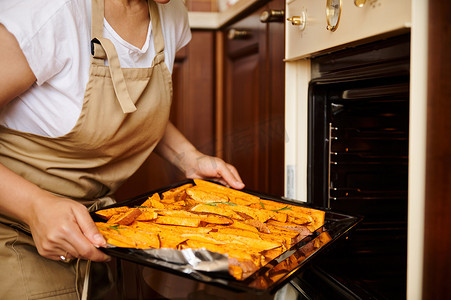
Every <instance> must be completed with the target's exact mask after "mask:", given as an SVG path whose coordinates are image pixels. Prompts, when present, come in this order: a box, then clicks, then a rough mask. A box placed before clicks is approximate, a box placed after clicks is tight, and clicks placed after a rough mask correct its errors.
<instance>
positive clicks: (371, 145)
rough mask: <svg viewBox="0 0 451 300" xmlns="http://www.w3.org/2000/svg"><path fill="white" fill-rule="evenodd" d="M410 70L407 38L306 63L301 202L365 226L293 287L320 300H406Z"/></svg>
mask: <svg viewBox="0 0 451 300" xmlns="http://www.w3.org/2000/svg"><path fill="white" fill-rule="evenodd" d="M409 63H410V36H409V35H408V34H406V35H401V36H398V37H394V38H390V39H386V40H381V41H378V42H374V43H370V44H366V45H362V46H359V47H355V48H350V49H347V50H342V51H337V52H334V53H331V54H327V55H322V56H318V57H315V58H312V80H311V82H310V84H309V102H308V106H309V107H308V111H309V129H308V146H309V147H308V184H307V194H308V201H309V202H310V203H312V204H314V205H316V206H322V207H325V208H328V209H332V210H334V211H343V212H346V213H353V214H358V215H362V216H363V217H364V221H363V222H362V223H361V224H360V226H359V227H358V228H357V229H356V230H355V231H354V232H353V233H352V234H351V235H350V236H349V238H348V239H346V240H345V241H344V242H343V243H341V244H340V245H339V247H337V248H336V249H333V251H330V252H329V254H328V255H326V256H324V257H321V259H320V261H319V262H318V263H317V264H315V267H314V268H311V269H310V270H309V271H308V272H305V273H304V274H303V276H302V277H299V278H298V285H299V286H300V287H303V289H304V290H310V291H313V293H315V292H318V291H319V292H320V293H323V294H324V293H326V292H331V293H332V295H335V296H332V295H331V294H326V296H325V297H324V299H328V298H331V297H333V298H334V299H337V298H338V299H339V298H340V297H341V296H343V295H345V296H343V297H344V298H346V299H381V298H382V299H385V298H388V299H402V298H405V291H406V259H407V179H408V176H407V175H408V136H409V73H410V71H409ZM325 286H327V287H328V288H321V287H325ZM329 290H330V291H329ZM340 295H341V296H340ZM315 298H318V297H315Z"/></svg>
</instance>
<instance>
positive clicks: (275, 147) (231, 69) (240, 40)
mask: <svg viewBox="0 0 451 300" xmlns="http://www.w3.org/2000/svg"><path fill="white" fill-rule="evenodd" d="M270 8H271V9H283V1H270V2H269V3H268V4H266V5H265V6H264V7H262V8H260V9H258V10H257V11H256V12H254V13H252V14H251V15H249V16H247V17H245V18H243V19H242V20H240V21H238V22H236V23H235V24H232V25H231V26H229V27H227V28H226V29H225V32H224V37H225V42H224V45H225V50H224V56H225V66H224V69H225V70H224V72H225V75H224V80H225V81H224V82H225V83H224V86H225V88H224V94H225V96H224V105H223V119H224V125H223V147H224V149H223V151H222V152H223V156H224V159H225V160H226V161H227V162H229V163H231V164H233V165H234V166H235V167H237V169H238V171H239V172H240V174H241V176H242V179H243V180H244V182H245V183H246V186H247V188H249V189H252V190H258V191H260V192H266V193H270V194H274V195H282V194H283V178H284V174H283V169H284V167H283V165H284V160H283V151H284V150H283V146H284V63H283V56H284V22H281V23H277V22H276V23H262V22H261V21H260V15H261V13H262V12H263V11H265V10H269V9H270ZM233 33H234V34H235V35H233Z"/></svg>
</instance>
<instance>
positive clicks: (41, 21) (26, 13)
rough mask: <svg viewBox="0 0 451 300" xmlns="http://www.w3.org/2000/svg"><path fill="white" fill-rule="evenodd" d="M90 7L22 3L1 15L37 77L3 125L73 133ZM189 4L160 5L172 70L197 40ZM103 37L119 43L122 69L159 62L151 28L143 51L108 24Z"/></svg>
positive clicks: (5, 113) (77, 1)
mask: <svg viewBox="0 0 451 300" xmlns="http://www.w3.org/2000/svg"><path fill="white" fill-rule="evenodd" d="M90 2H91V1H90V0H69V1H61V0H21V1H17V2H16V5H12V6H11V5H9V9H5V10H4V11H3V12H2V13H0V23H3V24H4V25H5V26H6V27H7V28H8V30H9V31H11V32H12V33H13V34H14V35H15V36H16V39H17V40H18V41H19V44H20V46H21V48H22V50H23V51H24V54H25V56H26V57H27V60H28V61H29V64H30V66H31V68H32V70H33V72H34V73H35V76H36V78H37V82H36V83H35V84H34V85H33V87H32V88H31V89H30V90H29V91H27V92H26V93H24V94H22V95H21V96H20V97H18V98H16V99H14V100H13V101H11V102H10V103H9V104H8V105H7V106H5V107H4V108H3V109H2V110H1V111H0V124H1V125H4V126H6V127H9V128H12V129H16V130H20V131H24V132H29V133H34V134H38V135H43V136H50V137H57V136H63V135H64V134H66V133H68V132H69V131H70V130H71V129H72V128H73V126H74V125H75V123H76V121H77V120H78V117H79V114H80V112H81V108H82V104H83V95H84V91H85V87H86V83H87V81H88V77H89V72H88V71H89V64H90V50H91V49H90V18H91V9H90V7H91V6H90V5H91V4H90ZM183 5H184V4H183V2H182V1H180V0H173V1H171V2H169V3H168V4H165V5H159V12H160V16H161V21H162V26H163V35H164V40H165V51H164V52H165V63H166V65H167V66H168V69H169V70H170V71H172V67H173V62H174V59H175V53H176V51H177V50H178V49H180V48H181V47H183V46H184V45H186V43H187V42H188V41H189V39H190V37H191V35H190V31H189V27H188V22H187V15H186V10H185V8H184V7H183ZM38 7H39V9H38ZM39 12H41V13H39ZM63 22H64V26H61V25H60V24H61V23H63ZM103 36H104V37H106V38H108V39H110V40H111V41H112V42H113V44H114V46H115V48H116V50H117V52H118V55H119V60H120V63H121V67H122V68H147V67H150V65H151V63H152V60H153V59H154V57H155V49H154V46H153V35H152V34H151V25H150V24H149V29H148V34H147V39H146V42H145V43H144V45H143V47H142V48H141V49H139V48H137V47H135V46H133V45H131V44H130V43H128V42H127V41H125V40H124V39H122V38H121V37H120V36H119V35H118V34H117V33H116V32H115V31H114V29H113V28H112V27H111V26H110V25H109V24H108V22H107V21H106V20H105V21H104V27H103Z"/></svg>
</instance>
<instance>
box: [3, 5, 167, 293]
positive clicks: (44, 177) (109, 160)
mask: <svg viewBox="0 0 451 300" xmlns="http://www.w3.org/2000/svg"><path fill="white" fill-rule="evenodd" d="M103 1H104V0H93V1H92V2H93V3H92V18H91V22H92V25H91V35H92V39H93V41H94V42H93V43H92V45H91V46H92V51H93V56H92V58H91V66H90V71H89V72H90V76H89V81H88V84H87V86H86V91H85V96H84V100H83V107H82V110H81V114H80V117H79V119H78V121H77V123H76V125H75V127H74V128H73V129H72V130H71V131H70V132H69V133H68V134H66V135H64V136H61V137H57V138H50V137H44V136H38V135H34V134H29V133H24V132H19V131H16V130H11V129H8V128H5V127H0V162H1V163H2V164H4V165H5V166H6V167H8V168H10V169H11V170H13V171H14V172H16V173H18V174H20V175H21V176H23V177H24V178H26V179H27V180H29V181H31V182H33V183H35V184H37V185H38V186H40V187H41V188H43V189H45V190H48V191H50V192H52V193H55V194H57V195H61V196H64V197H68V198H72V199H74V200H77V201H79V202H82V203H83V204H85V205H86V206H88V207H90V208H96V207H99V206H101V205H104V204H107V203H111V202H112V200H111V199H112V198H111V197H112V195H113V193H114V192H115V191H116V190H117V188H118V187H119V186H120V184H121V183H123V182H124V181H125V180H126V179H127V178H128V177H129V176H130V175H132V174H133V173H134V172H135V171H136V170H137V168H139V166H140V165H141V164H142V163H143V162H144V161H145V159H146V158H147V157H148V156H149V154H150V153H151V152H152V151H153V149H154V148H155V146H156V144H157V143H158V141H159V140H160V139H161V137H162V136H163V134H164V131H165V128H166V125H167V122H168V118H169V111H170V105H171V101H172V80H171V74H170V72H169V70H168V69H167V67H166V64H165V63H164V52H163V51H164V40H163V33H162V29H161V24H160V18H159V13H158V8H157V6H156V4H155V3H154V2H153V1H151V0H150V1H149V10H150V18H151V24H152V34H153V38H154V46H155V52H156V57H155V59H154V61H153V63H152V66H151V68H144V69H121V68H120V64H119V60H118V57H117V53H116V50H115V48H114V46H113V44H112V43H111V41H109V40H107V39H104V38H102V33H103V18H104V2H103ZM105 59H107V60H108V65H109V66H105ZM11 201H14V199H11ZM24 209H25V208H24ZM26 232H29V229H28V228H27V226H26V225H25V224H23V223H21V222H19V221H18V220H14V219H13V218H11V217H8V216H5V215H1V214H0V261H1V271H2V272H0V299H41V298H46V297H49V298H51V299H76V298H77V297H78V293H79V289H77V287H76V286H77V285H80V282H82V281H83V280H82V277H83V276H82V275H83V274H76V273H77V269H80V270H81V271H82V270H83V268H84V266H83V265H82V266H81V267H79V266H76V265H75V263H70V264H66V263H63V262H59V261H52V260H48V259H46V258H44V257H42V256H40V255H39V254H38V253H37V251H36V248H35V246H34V243H33V240H32V238H31V237H30V236H29V235H28V234H26ZM93 267H94V266H93Z"/></svg>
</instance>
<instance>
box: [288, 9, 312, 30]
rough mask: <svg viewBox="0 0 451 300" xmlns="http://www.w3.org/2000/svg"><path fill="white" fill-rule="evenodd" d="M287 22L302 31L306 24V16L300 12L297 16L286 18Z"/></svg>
mask: <svg viewBox="0 0 451 300" xmlns="http://www.w3.org/2000/svg"><path fill="white" fill-rule="evenodd" d="M287 21H289V22H290V23H291V25H293V26H297V27H299V29H301V30H304V29H305V25H306V23H307V16H306V14H305V12H304V11H302V12H301V13H300V15H299V16H293V17H289V18H287Z"/></svg>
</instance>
